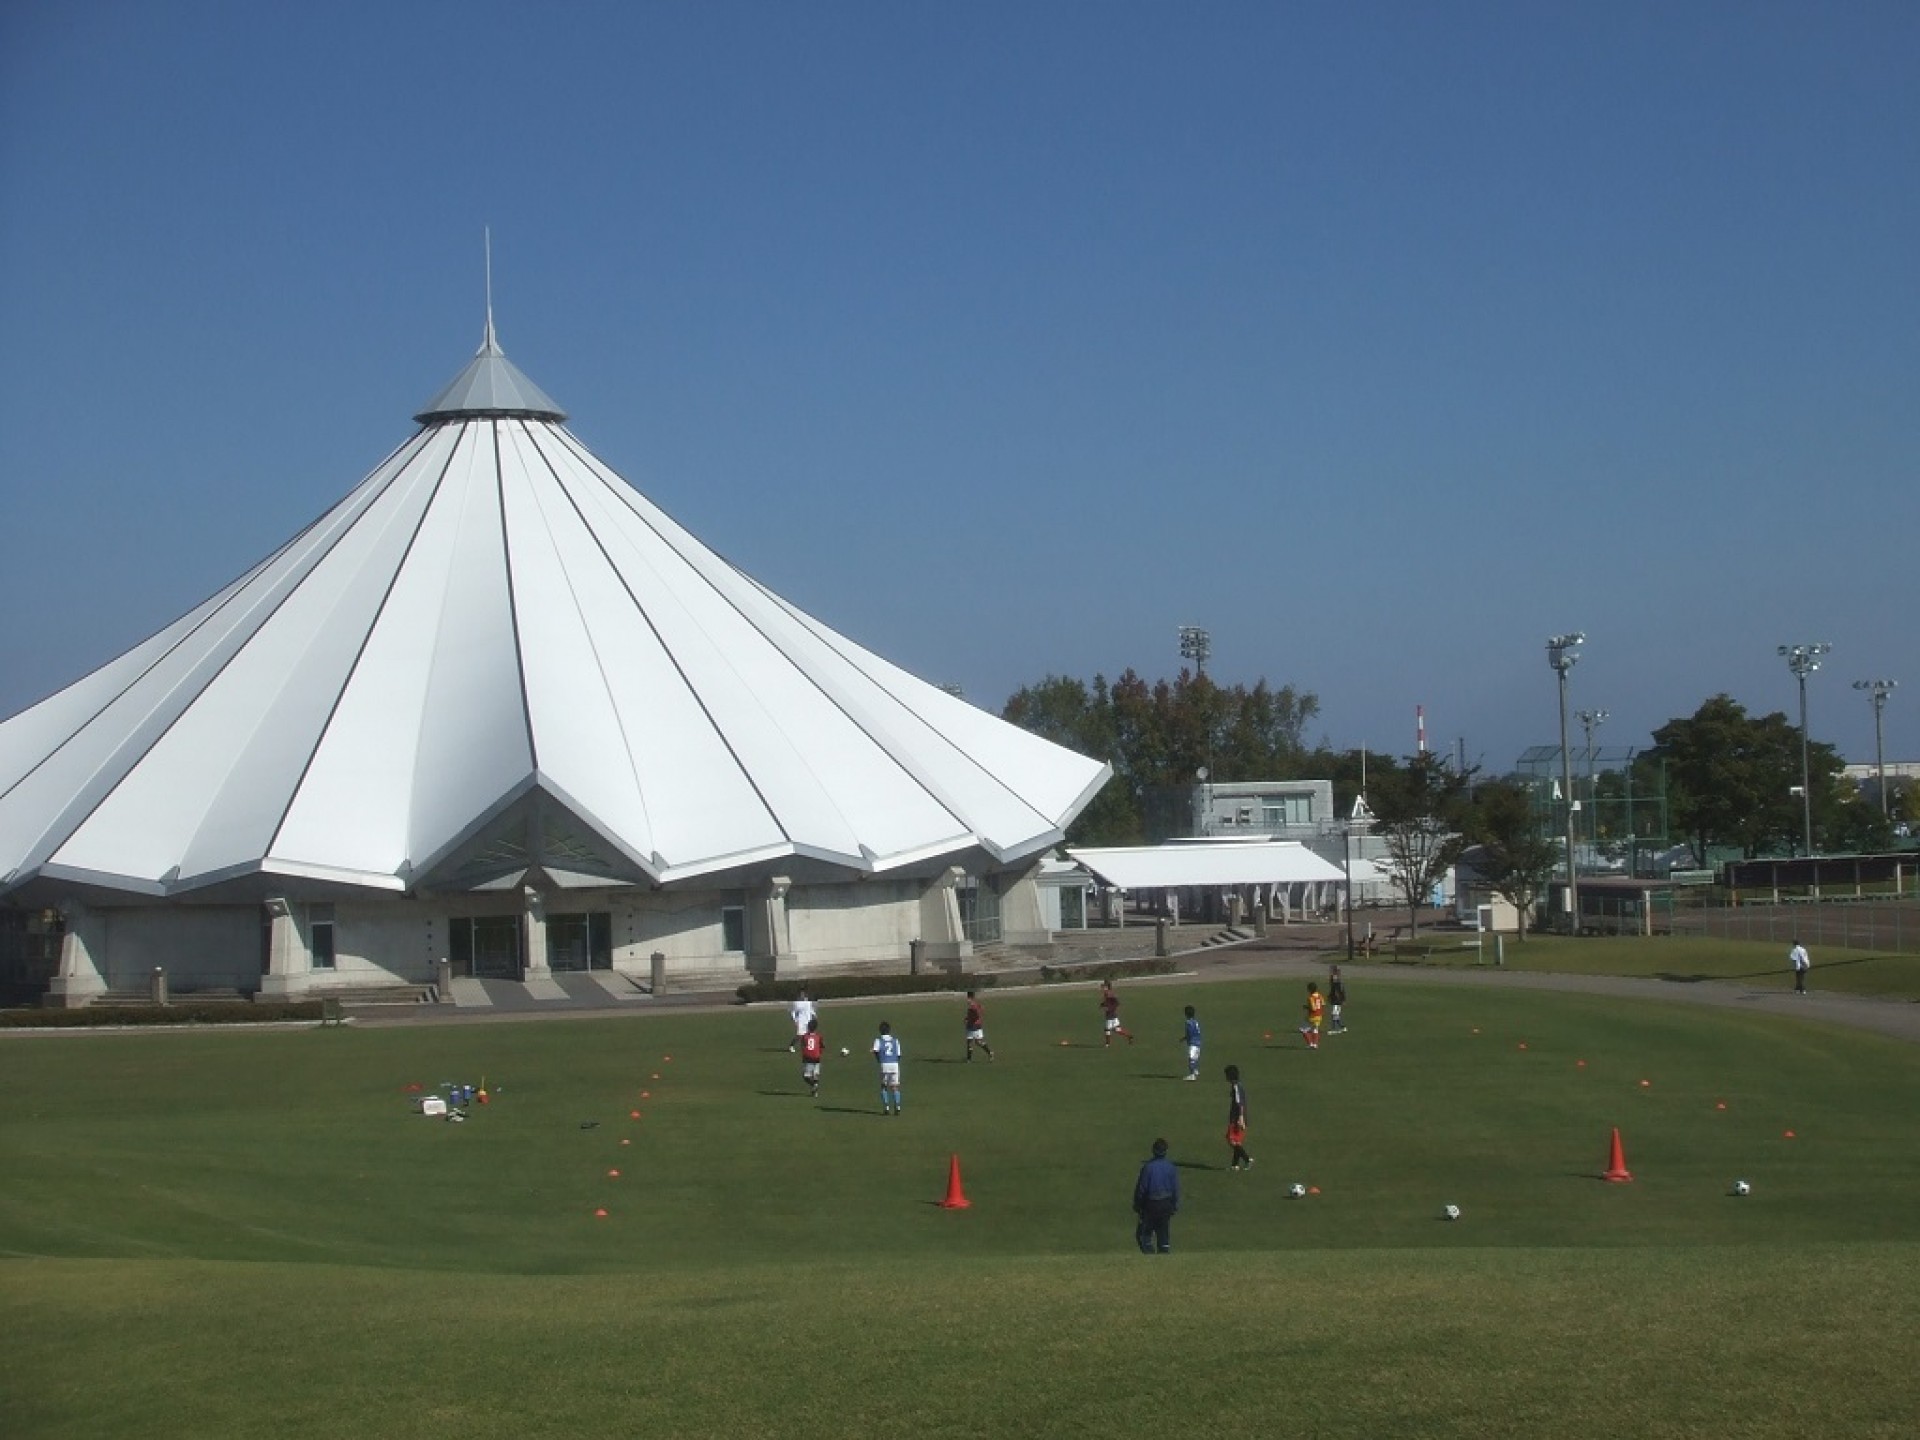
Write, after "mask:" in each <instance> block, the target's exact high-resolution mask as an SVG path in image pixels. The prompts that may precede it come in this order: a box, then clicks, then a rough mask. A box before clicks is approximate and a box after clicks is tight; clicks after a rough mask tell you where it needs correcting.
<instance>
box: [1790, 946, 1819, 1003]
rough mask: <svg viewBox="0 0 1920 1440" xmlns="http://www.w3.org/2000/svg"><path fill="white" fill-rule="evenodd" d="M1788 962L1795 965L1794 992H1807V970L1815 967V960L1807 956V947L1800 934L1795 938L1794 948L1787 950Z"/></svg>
mask: <svg viewBox="0 0 1920 1440" xmlns="http://www.w3.org/2000/svg"><path fill="white" fill-rule="evenodd" d="M1787 964H1789V965H1791V966H1792V967H1793V993H1794V994H1796V995H1804V994H1806V993H1807V971H1809V970H1811V969H1812V968H1813V962H1812V961H1811V960H1809V959H1808V958H1807V947H1806V946H1804V945H1802V944H1801V943H1800V940H1799V937H1798V936H1796V937H1795V938H1794V942H1793V949H1791V950H1789V951H1788V952H1787Z"/></svg>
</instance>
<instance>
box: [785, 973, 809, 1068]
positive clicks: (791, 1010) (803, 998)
mask: <svg viewBox="0 0 1920 1440" xmlns="http://www.w3.org/2000/svg"><path fill="white" fill-rule="evenodd" d="M787 1014H789V1015H791V1016H792V1017H793V1039H791V1040H789V1041H788V1042H787V1049H788V1051H789V1052H791V1051H794V1050H797V1049H799V1048H800V1041H801V1040H802V1039H803V1038H804V1037H805V1036H806V1033H807V1026H808V1025H810V1024H811V1023H813V1001H812V1000H810V999H809V998H808V997H807V991H806V987H805V986H802V987H801V990H800V995H799V998H797V999H796V1000H795V1001H794V1002H793V1004H792V1005H790V1006H788V1007H787Z"/></svg>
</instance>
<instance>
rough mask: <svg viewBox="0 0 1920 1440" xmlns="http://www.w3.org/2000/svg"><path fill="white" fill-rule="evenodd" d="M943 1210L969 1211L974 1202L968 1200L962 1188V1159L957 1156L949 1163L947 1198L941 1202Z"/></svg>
mask: <svg viewBox="0 0 1920 1440" xmlns="http://www.w3.org/2000/svg"><path fill="white" fill-rule="evenodd" d="M940 1208H941V1209H942V1210H969V1209H971V1208H973V1202H972V1201H971V1200H969V1199H967V1192H966V1191H965V1190H962V1189H961V1188H960V1157H959V1156H958V1155H955V1156H954V1157H953V1158H952V1159H950V1160H949V1161H947V1198H946V1199H944V1200H942V1201H941V1202H940Z"/></svg>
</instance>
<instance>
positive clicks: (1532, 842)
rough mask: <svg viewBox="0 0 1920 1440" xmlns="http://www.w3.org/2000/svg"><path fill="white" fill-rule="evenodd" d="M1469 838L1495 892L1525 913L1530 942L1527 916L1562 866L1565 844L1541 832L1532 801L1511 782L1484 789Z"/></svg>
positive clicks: (1477, 795) (1477, 796)
mask: <svg viewBox="0 0 1920 1440" xmlns="http://www.w3.org/2000/svg"><path fill="white" fill-rule="evenodd" d="M1467 838H1468V839H1469V840H1471V841H1472V842H1473V843H1474V844H1475V845H1478V846H1479V847H1480V855H1479V865H1480V870H1481V873H1482V874H1483V875H1484V876H1485V877H1486V881H1487V883H1488V884H1489V885H1491V886H1492V887H1493V889H1494V892H1495V893H1496V894H1498V895H1500V896H1501V897H1502V898H1504V899H1505V900H1506V901H1507V902H1508V903H1509V904H1511V905H1512V906H1513V908H1514V909H1515V910H1517V911H1519V912H1520V936H1519V938H1520V939H1521V940H1522V941H1524V940H1525V939H1526V938H1527V917H1528V916H1529V915H1530V914H1532V912H1533V906H1534V902H1535V901H1536V900H1538V899H1539V898H1540V893H1541V891H1543V890H1545V889H1546V888H1547V882H1548V881H1549V880H1551V879H1552V878H1553V872H1554V870H1555V869H1557V868H1558V867H1559V864H1560V854H1561V850H1562V848H1563V846H1562V843H1561V842H1560V841H1558V840H1555V839H1553V838H1551V837H1549V836H1547V835H1543V834H1542V833H1541V830H1540V818H1539V816H1537V815H1536V814H1535V813H1534V808H1533V797H1532V795H1531V794H1529V793H1528V791H1527V789H1526V787H1525V786H1522V785H1518V784H1515V783H1514V782H1513V781H1511V780H1493V781H1488V782H1486V783H1483V784H1481V785H1479V786H1478V787H1477V788H1476V789H1475V792H1474V796H1473V806H1472V809H1471V810H1470V811H1469V812H1468V816H1467Z"/></svg>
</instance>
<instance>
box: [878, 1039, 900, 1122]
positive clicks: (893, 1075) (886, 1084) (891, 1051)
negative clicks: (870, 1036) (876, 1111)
mask: <svg viewBox="0 0 1920 1440" xmlns="http://www.w3.org/2000/svg"><path fill="white" fill-rule="evenodd" d="M873 1059H874V1063H875V1064H877V1065H878V1066H879V1067H880V1113H881V1114H883V1115H898V1114H899V1113H900V1037H899V1036H898V1035H895V1034H894V1033H893V1026H891V1025H889V1024H888V1023H887V1022H886V1021H884V1020H882V1021H881V1022H880V1033H879V1034H878V1035H876V1036H875V1037H874V1040H873Z"/></svg>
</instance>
